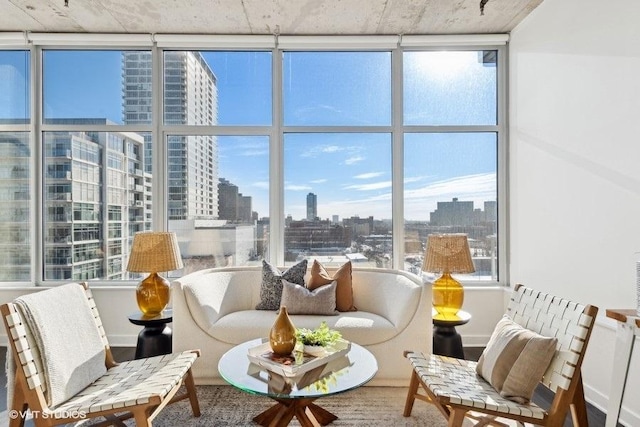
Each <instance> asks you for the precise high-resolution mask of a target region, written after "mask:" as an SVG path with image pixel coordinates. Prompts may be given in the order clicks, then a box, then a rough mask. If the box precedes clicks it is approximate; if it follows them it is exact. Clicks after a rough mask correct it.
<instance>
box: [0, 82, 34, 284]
mask: <svg viewBox="0 0 640 427" xmlns="http://www.w3.org/2000/svg"><path fill="white" fill-rule="evenodd" d="M9 81H10V80H9ZM1 87H2V85H1V84H0V88H1ZM30 163H31V160H30V148H29V140H28V135H26V134H25V133H20V132H17V133H13V132H0V251H2V253H3V255H4V256H3V257H2V259H0V280H2V281H28V280H30V278H31V243H32V242H31V227H30V224H31V222H30V220H31V216H30V206H31V194H30V191H29V188H30V186H29V178H30V173H29V171H30V167H29V165H30Z"/></svg>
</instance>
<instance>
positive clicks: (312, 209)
mask: <svg viewBox="0 0 640 427" xmlns="http://www.w3.org/2000/svg"><path fill="white" fill-rule="evenodd" d="M317 217H318V196H316V195H315V194H313V193H309V194H307V221H315V220H316V218H317Z"/></svg>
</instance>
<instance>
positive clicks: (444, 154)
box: [0, 51, 497, 220]
mask: <svg viewBox="0 0 640 427" xmlns="http://www.w3.org/2000/svg"><path fill="white" fill-rule="evenodd" d="M204 57H205V59H206V60H207V62H208V63H209V65H210V67H211V68H212V70H213V71H214V73H215V75H216V77H217V79H218V80H217V84H218V122H219V123H220V124H231V125H269V124H270V123H271V120H272V118H271V102H272V96H271V54H270V53H268V52H217V53H205V54H204ZM120 58H121V57H120V52H118V51H102V52H63V51H58V52H47V54H46V55H45V60H44V72H45V79H46V80H45V84H44V97H45V117H100V118H102V117H106V118H109V119H110V120H112V121H114V122H116V123H122V114H121V108H122V107H121V103H122V91H121V90H122V88H121V80H120V74H121V63H120V60H121V59H120ZM28 69H29V66H28V60H25V57H24V55H21V54H17V53H11V52H9V53H8V52H0V118H12V117H21V115H22V116H23V117H24V116H25V111H27V110H28V101H27V98H28V97H27V96H25V91H26V90H25V87H26V86H25V83H24V82H25V81H27V77H28V75H27V70H28ZM283 70H284V77H283V92H284V95H283V99H284V121H285V125H290V126H305V125H316V126H332V125H335V126H369V125H382V126H390V124H391V55H390V54H389V53H388V52H369V53H344V52H343V53H336V52H322V53H304V52H297V53H287V54H285V57H284V59H283ZM404 71H405V73H404V74H405V77H404V99H405V102H404V105H403V109H404V121H405V123H406V124H409V125H455V124H469V125H475V124H495V120H496V112H495V79H496V75H495V68H493V67H491V66H482V65H481V64H479V63H478V55H477V54H476V53H465V52H456V53H451V52H449V53H447V52H429V53H422V52H410V53H405V65H404ZM4 98H8V99H4ZM7 105H11V106H13V109H12V110H8V109H7V107H6V106H7ZM27 114H28V113H27ZM218 143H219V169H220V170H219V172H220V177H224V178H226V179H228V180H229V181H231V182H232V183H234V184H236V185H238V187H239V191H240V192H241V193H243V194H244V195H247V196H251V197H252V200H253V209H254V210H256V211H257V212H258V213H259V215H260V216H268V179H269V176H268V165H269V150H268V149H269V147H268V139H267V138H266V137H263V136H250V137H236V136H233V137H229V136H227V137H218ZM284 149H285V171H284V181H285V215H288V214H291V215H292V216H293V218H294V219H299V218H303V217H304V216H305V214H306V210H305V203H306V195H307V193H309V192H313V193H315V194H317V195H318V214H319V216H320V217H321V218H331V216H332V215H339V216H340V218H344V217H350V216H352V215H358V216H361V217H367V216H369V215H373V216H374V217H375V218H376V219H383V218H390V217H391V134H390V133H382V134H381V133H323V134H318V133H316V134H305V133H293V134H288V135H286V137H285V141H284ZM496 165H497V162H496V141H495V135H494V134H492V133H482V134H480V133H479V134H476V133H474V134H471V133H466V134H463V133H458V134H445V133H431V134H424V133H423V134H421V133H410V134H407V135H406V138H405V158H404V166H405V176H404V182H405V218H406V219H415V220H426V219H428V218H429V212H431V211H433V210H434V209H435V207H436V202H438V201H449V200H451V199H452V198H453V197H458V198H459V199H460V200H473V201H474V202H475V207H476V208H482V202H483V201H486V200H495V195H496V177H495V170H496Z"/></svg>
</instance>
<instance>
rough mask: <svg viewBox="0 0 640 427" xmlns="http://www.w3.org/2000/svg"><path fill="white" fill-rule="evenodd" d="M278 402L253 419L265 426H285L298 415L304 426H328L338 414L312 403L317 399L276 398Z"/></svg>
mask: <svg viewBox="0 0 640 427" xmlns="http://www.w3.org/2000/svg"><path fill="white" fill-rule="evenodd" d="M274 400H276V401H277V402H278V403H276V404H275V405H273V406H272V407H271V408H269V409H267V410H266V411H264V412H262V413H260V414H258V415H256V416H255V417H254V418H253V421H255V422H256V423H258V424H260V425H261V426H263V427H284V426H288V425H289V422H291V420H292V419H293V417H296V418H297V420H298V422H300V425H301V426H302V427H320V426H326V425H327V424H330V423H332V422H333V421H334V420H336V419H338V417H337V416H335V415H334V414H332V413H331V412H329V411H327V410H326V409H323V408H321V407H319V406H318V405H316V404H315V403H312V402H313V401H314V400H315V399H310V398H305V399H274Z"/></svg>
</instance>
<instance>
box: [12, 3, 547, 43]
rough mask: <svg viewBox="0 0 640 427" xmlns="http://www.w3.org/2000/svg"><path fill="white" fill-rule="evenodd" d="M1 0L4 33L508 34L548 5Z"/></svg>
mask: <svg viewBox="0 0 640 427" xmlns="http://www.w3.org/2000/svg"><path fill="white" fill-rule="evenodd" d="M66 1H68V6H65V0H0V31H32V32H73V33H168V34H171V33H176V34H274V33H278V34H287V35H306V34H344V35H346V34H483V33H508V32H509V31H511V30H512V29H513V28H514V27H515V26H516V25H517V24H518V23H519V22H520V21H521V20H522V19H523V18H524V17H525V16H527V15H528V14H529V13H530V12H531V11H532V10H533V9H535V8H536V7H537V6H538V5H539V4H540V3H541V2H542V0H488V1H487V0H482V3H485V5H484V14H481V13H480V3H481V1H480V0H180V1H179V0H66Z"/></svg>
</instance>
